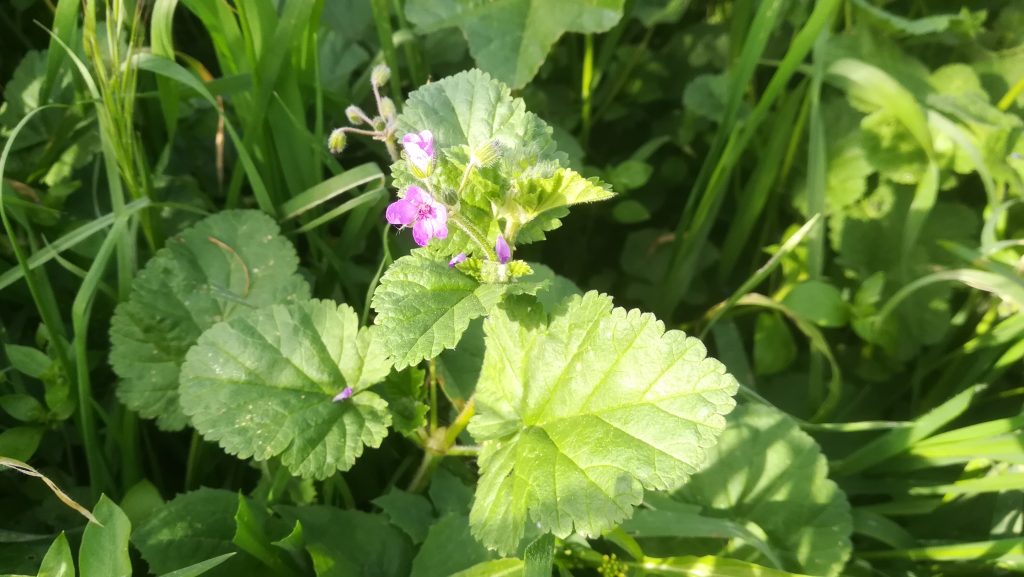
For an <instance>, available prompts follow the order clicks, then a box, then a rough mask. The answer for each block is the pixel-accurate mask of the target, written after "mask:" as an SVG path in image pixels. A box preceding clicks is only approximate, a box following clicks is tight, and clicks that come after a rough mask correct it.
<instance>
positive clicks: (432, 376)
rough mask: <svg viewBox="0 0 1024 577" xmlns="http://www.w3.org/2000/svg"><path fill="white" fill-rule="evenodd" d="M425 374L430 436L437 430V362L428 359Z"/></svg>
mask: <svg viewBox="0 0 1024 577" xmlns="http://www.w3.org/2000/svg"><path fill="white" fill-rule="evenodd" d="M427 370H428V373H427V386H428V388H429V390H430V429H429V431H430V434H431V435H433V434H434V431H436V430H437V362H436V361H435V360H434V359H430V365H429V367H428V369H427Z"/></svg>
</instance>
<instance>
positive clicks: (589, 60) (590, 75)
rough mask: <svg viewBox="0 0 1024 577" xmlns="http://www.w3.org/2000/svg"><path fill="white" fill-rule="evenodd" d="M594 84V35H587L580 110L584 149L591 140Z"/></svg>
mask: <svg viewBox="0 0 1024 577" xmlns="http://www.w3.org/2000/svg"><path fill="white" fill-rule="evenodd" d="M593 83H594V35H593V34H585V35H584V36H583V82H582V85H581V86H580V97H581V100H582V101H583V107H582V109H581V110H580V119H581V120H582V122H583V128H582V129H581V131H580V141H581V142H580V144H582V145H583V147H584V148H586V147H587V142H588V141H589V140H590V106H591V102H590V90H591V88H592V87H593Z"/></svg>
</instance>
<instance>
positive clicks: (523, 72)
mask: <svg viewBox="0 0 1024 577" xmlns="http://www.w3.org/2000/svg"><path fill="white" fill-rule="evenodd" d="M622 5H623V0H559V1H558V2H551V1H550V0H498V1H493V0H410V2H409V3H408V4H407V5H406V14H407V15H408V17H409V20H410V21H412V22H413V23H414V24H416V25H417V26H418V27H419V28H421V29H422V30H424V31H434V30H441V29H444V28H450V27H453V26H457V27H459V28H460V29H462V32H463V34H465V36H466V40H467V41H468V42H469V50H470V52H472V54H473V57H474V58H475V59H476V61H477V64H479V65H480V67H481V68H483V69H484V70H486V71H488V72H490V73H491V74H493V75H494V76H496V77H497V78H499V79H501V80H502V81H504V82H507V83H508V84H510V85H511V86H512V87H514V88H522V87H523V86H525V85H526V83H527V82H529V81H530V80H531V79H533V77H534V75H536V74H537V70H539V69H540V65H541V64H542V63H543V62H544V58H545V57H546V56H547V54H548V51H550V50H551V47H552V46H553V45H554V44H555V42H557V41H558V39H559V38H560V37H561V36H562V34H564V33H566V32H583V33H595V32H607V31H608V30H610V29H611V28H612V27H613V26H615V24H617V23H618V22H619V19H620V18H621V17H622Z"/></svg>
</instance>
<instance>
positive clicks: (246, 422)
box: [181, 300, 391, 479]
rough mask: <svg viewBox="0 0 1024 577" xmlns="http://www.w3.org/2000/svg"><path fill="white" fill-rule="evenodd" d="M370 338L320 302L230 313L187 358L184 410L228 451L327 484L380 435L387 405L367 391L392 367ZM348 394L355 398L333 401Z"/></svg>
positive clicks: (351, 314)
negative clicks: (276, 463)
mask: <svg viewBox="0 0 1024 577" xmlns="http://www.w3.org/2000/svg"><path fill="white" fill-rule="evenodd" d="M373 332H374V331H370V330H369V329H366V328H359V324H358V318H357V316H356V313H355V311H354V310H352V308H350V307H349V306H347V305H337V304H335V303H333V302H331V301H323V300H311V301H307V302H304V303H300V304H291V305H274V306H271V307H266V308H262V309H255V310H251V311H248V312H246V313H245V314H241V315H238V316H235V317H233V318H232V319H230V320H228V321H224V322H221V323H219V324H217V325H215V326H214V327H213V328H211V329H210V330H208V331H206V332H205V333H203V336H202V337H200V339H199V341H198V342H197V343H196V346H195V347H193V348H192V349H191V350H190V351H189V353H188V356H187V357H186V360H185V364H184V365H183V366H182V370H181V405H182V408H183V409H184V411H185V414H187V415H189V417H190V418H191V420H192V423H193V425H194V426H195V428H196V430H197V431H199V433H200V434H202V435H203V436H204V437H205V438H207V439H209V440H211V441H216V442H218V443H219V444H220V445H221V447H223V448H224V450H226V451H227V452H228V453H231V454H233V455H237V456H238V457H240V458H243V459H245V458H249V457H252V458H255V459H256V460H259V461H264V460H267V459H270V458H272V457H277V456H280V458H281V462H282V463H283V464H284V465H285V466H286V467H288V469H289V470H290V471H291V472H292V473H294V474H296V475H299V476H302V477H313V478H316V479H325V478H327V477H329V476H331V475H333V474H334V473H336V472H337V471H344V470H347V469H348V468H349V467H351V466H352V464H353V463H354V462H355V460H356V458H357V457H359V455H361V454H362V452H363V447H364V446H370V447H377V446H379V445H380V442H381V441H382V440H383V439H384V437H385V436H387V427H388V425H389V424H390V423H391V416H390V414H389V413H388V411H387V403H386V402H385V401H384V400H383V399H381V398H380V396H378V395H377V394H376V393H373V392H371V391H367V390H366V389H367V388H368V387H370V386H371V385H374V384H376V383H378V382H380V381H382V380H383V379H384V378H385V377H386V376H387V375H388V372H389V370H390V368H391V363H390V360H389V359H388V358H387V355H386V354H385V353H384V352H383V351H382V350H381V348H380V345H379V341H378V340H377V339H376V338H374V334H373ZM346 387H351V388H352V389H353V391H354V392H355V394H353V395H352V397H351V398H349V399H347V400H345V401H341V402H333V401H332V399H333V398H334V396H335V395H337V394H338V393H339V392H341V391H342V390H344V389H345V388H346Z"/></svg>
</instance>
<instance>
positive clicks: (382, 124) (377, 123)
mask: <svg viewBox="0 0 1024 577" xmlns="http://www.w3.org/2000/svg"><path fill="white" fill-rule="evenodd" d="M372 122H373V129H374V130H376V131H377V132H384V130H385V129H386V128H387V127H388V121H387V120H385V119H383V118H381V117H380V116H377V117H375V118H374V119H373V121H372Z"/></svg>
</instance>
